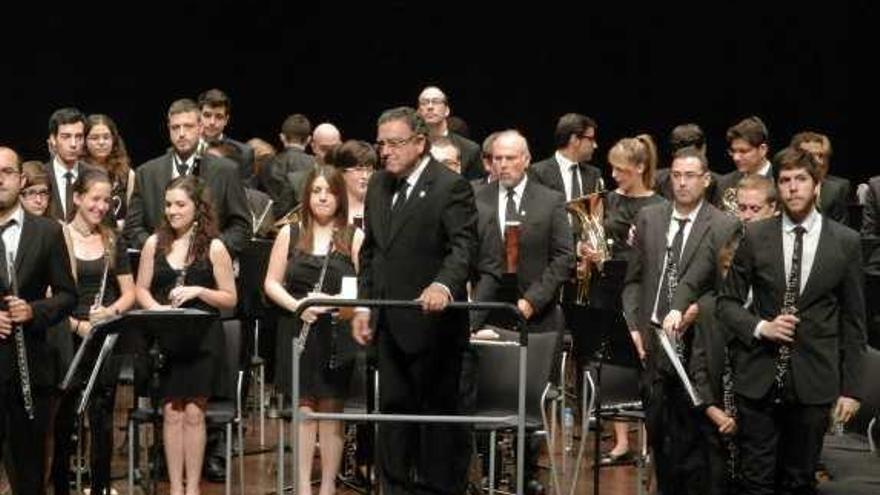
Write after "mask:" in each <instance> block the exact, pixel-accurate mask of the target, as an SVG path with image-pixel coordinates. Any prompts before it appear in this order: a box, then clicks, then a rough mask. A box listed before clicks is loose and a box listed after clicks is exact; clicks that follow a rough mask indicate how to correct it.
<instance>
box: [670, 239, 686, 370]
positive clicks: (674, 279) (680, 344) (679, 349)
mask: <svg viewBox="0 0 880 495" xmlns="http://www.w3.org/2000/svg"><path fill="white" fill-rule="evenodd" d="M666 259H667V260H668V261H667V265H666V288H667V289H668V290H667V291H666V299H667V302H668V303H669V307H670V308H671V307H672V299H673V297H674V296H675V289H677V288H678V263H676V262H675V261H673V260H672V247H671V246H667V247H666ZM670 340H671V341H672V344H673V345H674V346H675V353H676V354H678V359H679V360H680V361H681V362H684V339H682V338H680V337H679V336H678V335H673V336H672V337H670Z"/></svg>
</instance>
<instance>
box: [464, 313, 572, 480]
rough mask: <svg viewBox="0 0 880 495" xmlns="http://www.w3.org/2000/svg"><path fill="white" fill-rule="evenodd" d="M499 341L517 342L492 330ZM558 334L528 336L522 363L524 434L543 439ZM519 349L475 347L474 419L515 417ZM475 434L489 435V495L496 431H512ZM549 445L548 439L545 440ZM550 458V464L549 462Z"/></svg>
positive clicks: (494, 427)
mask: <svg viewBox="0 0 880 495" xmlns="http://www.w3.org/2000/svg"><path fill="white" fill-rule="evenodd" d="M495 331H496V332H497V333H498V334H499V340H500V341H505V342H517V341H518V340H519V334H518V333H517V332H513V331H509V330H503V329H495ZM559 338H560V335H559V333H558V332H547V333H532V334H529V344H528V353H527V356H528V358H527V362H526V432H527V433H529V434H531V435H534V434H539V435H545V436H546V435H547V431H548V426H547V425H546V423H545V421H544V417H545V415H544V414H543V413H542V410H543V408H544V403H545V401H546V400H547V396H548V391H549V390H550V389H551V388H552V384H551V383H550V373H551V370H552V367H553V362H554V354H555V353H556V350H557V348H558V344H559ZM518 350H519V347H510V346H496V345H491V344H490V345H478V346H477V356H478V360H479V363H478V377H477V400H476V415H478V416H511V415H516V414H517V397H518V387H519V357H518V354H517V352H518ZM475 430H477V431H488V432H489V487H488V490H489V493H492V492H493V491H494V489H495V447H496V442H495V440H496V434H497V432H498V431H512V432H515V431H516V429H515V428H514V427H512V426H510V425H506V424H499V425H494V424H493V425H476V427H475ZM548 445H549V439H548ZM552 459H553V456H551V463H552V462H553V460H552Z"/></svg>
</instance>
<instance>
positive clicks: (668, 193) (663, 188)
mask: <svg viewBox="0 0 880 495" xmlns="http://www.w3.org/2000/svg"><path fill="white" fill-rule="evenodd" d="M688 147H692V148H696V149H698V150H700V151H701V152H702V153H703V154H704V155H706V156H708V155H707V154H706V135H705V134H704V133H703V129H701V128H700V126H699V125H697V124H681V125H677V126H675V127H674V128H673V129H672V132H671V133H669V153H670V155H673V154H675V152H676V151H678V150H680V149H682V148H688ZM709 175H710V182H709V187H707V188H706V200H707V201H708V202H710V203H712V204H713V205H714V204H718V174H716V173H715V172H712V171H711V170H710V171H709ZM674 188H675V186H674V184H673V183H672V180H670V178H669V168H668V167H664V168H660V169H657V173H656V174H655V175H654V191H656V192H657V193H658V194H660V195H661V196H663V197H664V198H666V199H668V200H669V201H672V200H673V199H674V194H673V189H674Z"/></svg>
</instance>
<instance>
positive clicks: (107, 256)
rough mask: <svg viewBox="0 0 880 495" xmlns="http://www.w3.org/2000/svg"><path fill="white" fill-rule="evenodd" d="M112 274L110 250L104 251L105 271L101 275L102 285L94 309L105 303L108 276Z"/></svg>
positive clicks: (96, 296)
mask: <svg viewBox="0 0 880 495" xmlns="http://www.w3.org/2000/svg"><path fill="white" fill-rule="evenodd" d="M109 275H110V252H109V248H108V250H105V251H104V273H103V275H101V285H100V286H98V293H97V294H95V300H94V302H92V310H96V309H98V308H100V307H101V306H103V305H104V293H105V292H106V291H107V277H108V276H109Z"/></svg>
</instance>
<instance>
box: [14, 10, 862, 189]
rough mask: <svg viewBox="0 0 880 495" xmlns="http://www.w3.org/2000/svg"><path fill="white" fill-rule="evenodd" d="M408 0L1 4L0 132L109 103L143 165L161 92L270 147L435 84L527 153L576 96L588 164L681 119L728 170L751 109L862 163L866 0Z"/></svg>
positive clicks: (538, 148)
mask: <svg viewBox="0 0 880 495" xmlns="http://www.w3.org/2000/svg"><path fill="white" fill-rule="evenodd" d="M411 3H412V2H402V1H400V2H391V3H375V4H373V3H366V4H363V5H362V4H358V5H356V6H346V5H344V4H343V3H332V4H325V5H323V6H316V5H301V4H299V3H294V2H268V3H259V2H258V3H245V2H237V1H214V2H176V3H174V4H172V5H171V6H169V7H167V8H166V7H164V6H160V4H152V3H149V4H148V3H144V4H138V5H136V6H131V5H126V4H124V3H118V4H117V5H118V6H117V7H115V8H114V9H116V10H113V11H98V12H95V11H96V10H97V9H92V11H90V12H84V11H72V12H70V11H68V12H59V11H57V10H55V7H52V6H43V5H42V4H41V5H35V6H33V8H34V9H41V10H45V12H42V11H41V12H31V13H29V14H28V15H25V14H18V15H17V16H6V18H7V19H8V20H10V22H9V24H11V26H8V28H7V31H6V34H5V35H4V36H3V38H4V41H3V43H2V44H3V48H2V50H3V52H2V54H3V56H2V57H0V70H2V73H0V112H2V119H0V142H3V143H5V144H9V145H12V146H13V147H15V148H16V149H18V150H19V151H20V152H21V153H22V155H23V156H24V158H27V159H31V158H34V159H44V158H45V155H46V151H45V139H46V121H47V119H48V116H49V115H50V113H51V112H52V110H54V109H55V108H58V107H60V106H67V105H74V106H77V107H79V108H80V109H82V110H83V111H85V112H88V113H93V112H100V113H107V114H109V115H111V116H112V117H113V118H114V119H115V120H116V121H117V123H118V124H119V126H120V128H121V131H122V133H123V136H124V138H125V140H126V142H127V144H128V146H129V149H130V153H131V155H132V157H133V159H134V161H135V163H140V162H143V161H145V160H147V159H149V158H151V157H153V156H155V155H158V154H160V153H161V152H162V151H163V150H164V149H165V147H166V146H167V143H168V141H167V134H166V131H165V127H164V123H165V118H164V112H165V110H166V108H167V106H168V104H169V103H170V102H171V101H172V100H174V99H176V98H180V97H195V96H196V95H197V94H198V93H199V92H200V91H202V90H204V89H207V88H210V87H219V88H222V89H224V90H225V91H226V92H227V93H229V94H230V96H231V97H232V99H233V105H234V107H233V111H232V113H233V120H232V122H231V123H230V127H229V128H228V131H229V134H230V135H231V136H233V137H236V138H238V139H240V140H245V139H248V138H250V137H254V136H259V137H262V138H264V139H267V140H270V141H272V142H273V143H275V144H277V137H276V136H277V134H278V129H279V126H280V123H281V121H282V120H283V119H284V117H285V116H286V115H288V114H290V113H294V112H301V113H305V114H306V115H308V116H309V118H310V119H311V120H312V122H313V124H316V123H318V122H321V121H325V120H329V121H332V122H334V123H336V124H337V125H338V126H339V127H340V128H341V129H342V131H343V134H344V137H352V138H361V139H366V140H368V141H372V140H373V139H374V137H375V134H374V133H375V129H374V122H375V119H376V117H377V116H378V114H379V112H380V111H381V110H383V109H385V108H388V107H390V106H396V105H400V104H410V105H411V104H413V103H414V102H415V100H416V97H417V95H418V93H419V91H420V89H421V88H422V87H423V86H425V85H427V84H436V85H439V86H440V87H442V88H443V89H444V90H445V91H446V93H447V95H448V96H449V98H450V103H451V106H452V110H453V113H455V114H457V115H459V116H461V117H463V118H464V119H465V120H466V121H467V122H468V123H469V124H470V126H471V131H472V135H473V136H474V137H475V138H476V140H480V139H482V137H483V136H485V135H486V134H487V133H488V132H491V131H493V130H498V129H502V128H508V127H515V128H518V129H520V130H521V131H522V132H524V133H525V134H526V136H527V137H528V138H529V141H530V143H531V145H532V154H533V155H534V157H535V159H539V158H541V157H543V156H545V155H546V154H548V153H550V152H551V151H552V132H553V126H554V123H555V120H556V119H557V118H558V116H559V115H561V114H562V113H565V112H568V111H578V112H582V113H585V114H587V115H591V116H593V117H594V118H596V119H597V120H598V122H599V126H600V127H599V142H600V151H599V156H598V158H599V160H600V161H601V162H602V163H604V162H605V157H606V152H607V149H608V148H609V146H610V145H611V144H612V143H613V142H614V141H615V140H616V139H618V138H620V137H623V136H627V135H634V134H636V133H639V132H649V133H651V134H652V135H654V136H655V138H657V140H658V142H659V143H660V144H661V151H662V149H663V148H662V147H663V145H664V144H665V141H666V139H667V136H668V133H669V130H670V129H671V128H672V127H673V126H674V125H676V124H678V123H682V122H686V121H694V122H697V123H699V124H700V125H701V126H703V128H704V129H705V130H706V132H707V134H708V135H709V146H710V160H711V162H712V164H713V168H715V169H716V170H719V171H722V172H724V171H727V170H729V169H731V168H732V165H731V164H730V161H729V160H728V158H727V156H726V154H725V153H724V149H725V142H724V131H725V129H726V128H727V127H728V126H729V125H731V124H732V123H734V122H736V121H737V120H739V119H740V118H742V117H745V116H748V115H751V114H756V115H759V116H761V117H762V118H763V119H764V120H765V122H766V123H767V125H768V127H769V128H770V133H771V142H772V148H773V149H779V148H780V147H781V146H784V145H785V143H787V141H788V139H789V138H790V136H791V135H792V134H793V133H794V132H797V131H798V130H802V129H812V130H818V131H821V132H825V133H827V134H829V136H830V137H831V139H832V142H833V145H834V148H835V156H834V157H833V159H832V169H833V170H835V171H836V173H838V174H839V175H844V176H849V177H851V178H853V179H857V180H862V179H864V178H866V177H868V176H870V175H874V174H876V173H877V171H876V170H874V168H873V167H874V163H873V156H874V154H875V153H874V152H873V145H874V141H876V140H872V138H871V131H872V130H873V129H871V128H870V127H865V126H863V125H862V124H857V123H858V122H860V121H861V120H863V119H864V118H866V117H869V116H871V114H872V113H873V111H871V110H869V108H870V106H871V104H872V102H871V98H870V97H867V98H863V97H861V96H857V95H860V94H865V95H872V91H869V90H870V89H871V88H872V87H873V84H874V80H873V79H866V77H867V75H869V73H870V71H871V70H872V67H871V63H873V60H872V58H871V56H872V55H873V54H872V53H871V51H872V50H873V48H872V46H873V45H872V44H870V43H868V42H869V41H872V36H873V35H874V32H873V31H872V29H876V28H875V27H874V24H873V19H874V18H875V17H876V14H875V13H874V8H873V7H871V5H872V4H870V3H869V2H836V3H834V4H826V5H820V6H811V5H809V4H807V3H806V2H799V3H797V4H794V5H792V6H787V5H783V6H779V5H776V4H773V3H771V2H764V3H757V4H750V3H747V2H735V3H734V2H723V3H722V2H705V4H710V5H703V6H701V7H685V6H678V7H670V6H669V5H663V6H656V7H655V6H643V5H639V4H637V3H632V2H627V3H623V2H605V3H602V4H591V3H585V2H581V3H579V4H576V5H574V6H572V5H569V4H557V3H553V2H529V3H527V4H524V5H523V6H520V7H514V6H513V4H512V3H508V4H502V5H500V6H494V5H493V6H489V5H487V4H483V3H479V2H472V3H469V4H464V5H460V4H446V3H444V4H442V5H441V4H436V2H435V3H432V4H429V3H427V2H423V3H412V4H411ZM666 3H669V2H666ZM77 8H79V7H77ZM10 29H11V30H10ZM874 44H876V42H874ZM861 90H864V91H861Z"/></svg>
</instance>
